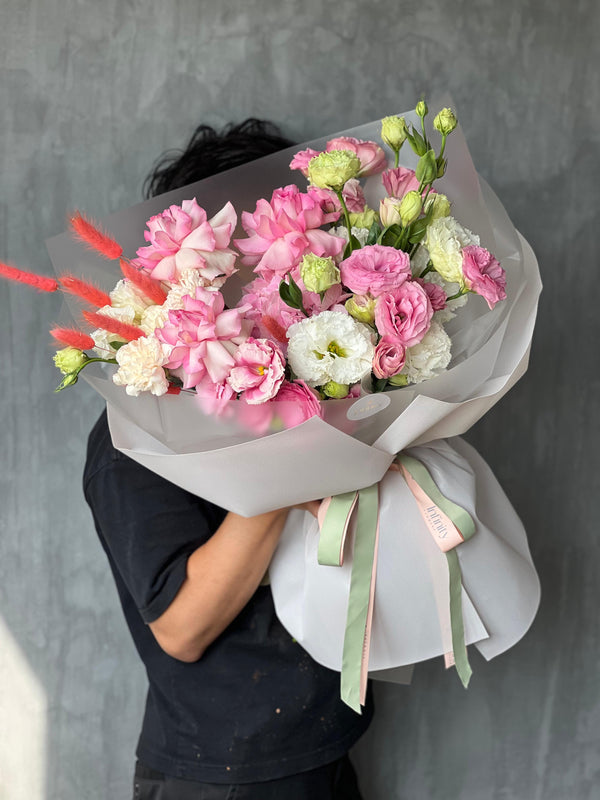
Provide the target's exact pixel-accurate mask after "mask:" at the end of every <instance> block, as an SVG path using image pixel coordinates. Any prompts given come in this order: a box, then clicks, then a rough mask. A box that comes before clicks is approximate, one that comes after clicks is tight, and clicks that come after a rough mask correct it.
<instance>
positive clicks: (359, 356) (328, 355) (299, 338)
mask: <svg viewBox="0 0 600 800" xmlns="http://www.w3.org/2000/svg"><path fill="white" fill-rule="evenodd" d="M287 335H288V338H289V344H288V354H287V355H288V362H289V364H290V367H291V368H292V370H293V371H294V373H295V375H296V376H297V377H298V378H300V380H303V381H306V383H307V384H308V385H309V386H323V385H324V384H326V383H329V381H335V383H343V384H353V383H357V382H358V381H360V380H361V379H362V378H363V377H364V376H365V375H367V374H368V373H369V372H370V371H371V364H372V361H373V355H374V353H375V345H374V344H373V338H374V333H373V330H372V329H371V328H369V327H368V326H367V325H363V324H362V323H361V322H357V321H356V320H355V319H353V318H352V317H351V316H350V315H349V314H346V313H344V312H343V311H322V312H321V313H320V314H317V315H316V316H314V317H307V318H306V319H303V320H301V322H296V323H294V324H293V325H290V327H289V328H288V331H287Z"/></svg>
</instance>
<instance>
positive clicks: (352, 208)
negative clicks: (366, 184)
mask: <svg viewBox="0 0 600 800" xmlns="http://www.w3.org/2000/svg"><path fill="white" fill-rule="evenodd" d="M307 191H308V193H309V194H310V195H311V197H315V198H317V199H318V201H319V203H320V204H321V208H322V209H323V211H324V212H325V213H328V212H329V213H330V212H332V211H335V212H337V213H338V214H341V211H342V207H341V205H340V201H339V200H338V197H337V195H336V193H335V192H332V191H331V189H321V187H320V186H309V187H308V189H307ZM342 196H343V198H344V202H345V203H346V208H347V209H348V211H349V212H350V213H351V214H361V213H362V212H363V211H364V210H365V205H366V202H367V201H366V200H365V195H364V192H363V190H362V186H361V185H360V181H359V180H357V179H356V178H351V179H350V180H349V181H346V183H345V184H344V188H343V189H342Z"/></svg>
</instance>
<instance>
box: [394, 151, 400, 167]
mask: <svg viewBox="0 0 600 800" xmlns="http://www.w3.org/2000/svg"><path fill="white" fill-rule="evenodd" d="M399 161H400V150H394V169H398V163H399Z"/></svg>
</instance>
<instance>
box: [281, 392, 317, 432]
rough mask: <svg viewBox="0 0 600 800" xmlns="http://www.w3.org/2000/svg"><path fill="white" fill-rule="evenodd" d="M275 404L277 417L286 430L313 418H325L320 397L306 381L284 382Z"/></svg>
mask: <svg viewBox="0 0 600 800" xmlns="http://www.w3.org/2000/svg"><path fill="white" fill-rule="evenodd" d="M279 401H281V402H279ZM273 402H276V403H277V406H276V408H277V415H278V416H279V417H280V418H281V419H282V421H283V424H284V425H285V427H286V428H293V427H294V426H295V425H300V423H302V422H306V420H307V419H310V418H311V417H320V418H321V419H322V418H323V409H322V407H321V403H320V400H319V396H318V395H317V393H316V392H314V391H313V390H312V389H311V388H310V387H309V386H307V384H306V383H304V381H294V382H293V383H291V382H290V381H284V382H283V383H282V384H281V388H280V389H279V392H278V393H277V396H276V397H275V398H274V400H273Z"/></svg>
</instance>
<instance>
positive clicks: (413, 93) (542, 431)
mask: <svg viewBox="0 0 600 800" xmlns="http://www.w3.org/2000/svg"><path fill="white" fill-rule="evenodd" d="M599 34H600V7H599V6H598V4H596V3H594V2H592V0H574V1H573V2H568V3H567V2H566V0H544V2H541V0H504V2H503V3H498V2H494V0H480V1H479V2H475V1H472V2H469V0H463V1H462V2H439V1H438V2H436V1H435V0H422V2H421V3H418V4H415V3H408V2H404V0H371V2H370V3H368V4H365V3H359V2H351V1H350V0H340V2H337V3H335V4H333V3H328V4H324V3H322V2H317V0H288V2H286V3H278V4H275V3H272V2H269V0H243V1H242V0H220V2H218V3H216V2H215V3H208V2H193V1H192V0H173V2H172V3H170V4H164V3H159V2H156V0H151V2H145V3H142V2H140V1H139V0H126V1H125V0H119V1H117V0H107V2H104V3H93V2H91V0H60V2H59V0H30V2H22V0H4V3H3V4H2V6H0V64H1V68H2V79H1V81H0V109H1V113H2V129H1V130H2V132H1V134H0V137H1V138H0V159H1V161H0V174H1V176H2V183H1V190H0V207H1V215H0V256H1V257H2V258H3V259H4V260H9V261H11V262H13V263H16V264H19V265H23V266H26V265H28V266H29V267H31V268H32V269H35V270H38V271H41V272H49V271H50V264H49V260H48V258H47V256H46V253H45V249H44V244H43V242H44V239H45V238H46V237H47V236H50V235H53V234H55V233H58V232H60V231H62V230H63V229H64V224H65V217H66V213H67V211H68V210H70V209H72V208H74V207H80V208H83V209H85V210H86V211H87V212H89V213H91V214H92V215H99V216H101V215H103V214H105V213H108V212H110V211H114V210H117V209H119V208H121V207H125V206H128V205H131V204H133V203H134V202H136V201H137V200H138V199H139V198H140V194H141V184H142V180H143V177H144V176H145V174H146V173H147V171H148V170H149V168H150V166H151V164H152V162H153V161H154V159H155V158H156V156H157V155H158V154H159V153H160V152H161V151H162V150H164V149H165V148H167V147H174V146H179V145H181V144H183V143H184V141H185V140H186V138H187V137H188V136H189V134H190V133H191V131H192V130H193V128H194V127H195V125H196V124H197V123H198V122H199V121H203V122H208V123H214V124H217V125H219V124H221V123H225V122H227V121H229V120H231V119H234V120H240V119H242V118H244V117H246V116H248V115H251V114H253V115H257V116H263V117H267V118H271V119H273V120H275V121H277V122H279V123H281V125H282V126H283V129H284V131H285V132H286V133H287V134H288V135H289V136H291V137H293V138H295V139H297V140H298V141H301V140H303V139H306V138H310V137H312V136H316V135H319V134H321V133H323V132H325V131H336V130H340V129H342V128H346V127H349V126H350V125H353V124H358V123H360V122H364V121H367V120H370V119H373V118H375V117H377V116H379V115H383V114H387V113H391V112H392V111H396V110H398V111H400V110H404V109H406V108H409V107H411V106H412V105H413V103H414V101H415V99H417V98H418V96H419V94H420V93H421V92H422V91H426V92H427V93H428V95H429V96H431V94H432V93H434V92H435V91H438V90H439V91H442V90H449V91H450V92H451V93H452V94H453V96H454V99H455V103H456V106H457V108H458V111H459V115H460V118H461V121H462V124H463V127H464V130H465V133H466V136H467V139H468V141H469V143H470V146H471V151H472V154H473V158H474V160H475V164H476V165H477V166H478V168H479V170H480V172H481V173H482V174H483V175H484V176H485V177H486V178H487V179H488V181H489V182H490V183H491V185H492V186H493V187H494V188H495V189H496V191H497V192H498V194H499V195H500V197H501V199H502V200H503V202H504V203H505V205H506V207H507V209H508V211H509V213H510V215H511V216H512V218H513V220H514V222H515V224H516V225H517V227H518V228H519V229H520V230H521V231H522V232H523V233H524V235H525V236H526V237H527V238H528V239H529V240H530V242H531V243H532V245H533V246H534V249H535V250H536V252H537V254H538V257H539V260H540V264H541V267H542V274H543V279H544V281H545V287H546V288H545V294H544V296H543V302H542V307H541V310H540V318H539V325H538V329H537V335H536V340H535V343H534V349H533V353H532V360H531V367H530V371H529V373H528V375H527V376H526V378H525V379H524V380H523V381H522V382H521V383H520V384H519V385H518V386H517V387H516V389H515V390H513V391H512V393H511V394H510V395H509V396H508V397H507V398H506V399H505V400H503V401H502V403H501V404H500V406H499V407H497V408H496V409H495V410H494V411H493V412H492V413H490V414H489V415H488V416H487V417H486V418H485V419H484V420H483V421H482V422H481V423H480V424H479V425H478V426H477V428H476V429H475V430H474V431H472V433H471V434H470V439H471V440H472V441H473V442H474V443H475V444H476V445H477V446H478V447H479V449H480V451H481V452H482V454H483V455H484V456H485V457H486V458H487V459H488V461H489V462H490V464H491V465H492V467H493V468H494V469H495V471H496V474H497V475H498V477H499V479H500V480H501V482H502V483H503V485H504V487H505V489H506V491H507V493H508V494H509V496H510V497H511V499H512V500H513V502H514V505H515V506H516V508H517V510H518V511H519V513H520V514H521V516H522V517H523V519H524V521H525V523H526V526H527V528H528V530H529V534H530V540H531V546H532V550H533V553H534V556H535V558H536V561H537V564H538V567H539V571H540V574H541V578H542V584H543V592H544V595H543V603H542V607H541V610H540V613H539V615H538V617H537V620H536V622H535V623H534V625H533V628H532V629H531V631H530V633H529V634H528V635H527V637H526V638H525V639H524V640H523V642H521V643H520V644H519V645H518V646H517V647H516V648H515V649H514V650H512V651H511V652H509V653H508V654H506V655H504V656H502V657H500V658H498V659H497V661H494V662H492V663H490V664H485V663H484V662H483V661H481V659H479V658H477V657H476V654H473V659H474V662H475V664H474V666H475V671H476V674H475V678H474V680H473V682H472V688H471V689H470V690H469V692H468V693H465V692H464V691H463V690H462V688H461V687H460V685H459V684H458V681H457V680H456V678H455V676H454V675H451V674H445V673H444V671H443V668H442V664H441V663H439V662H436V663H428V664H425V665H422V666H421V667H420V668H419V669H418V670H417V673H416V677H415V680H414V683H413V686H412V688H410V689H406V688H403V687H395V686H388V685H382V686H380V687H379V690H378V701H379V710H378V716H377V719H376V722H375V724H374V725H373V727H372V729H371V731H370V732H369V734H368V735H367V737H366V738H365V740H364V741H363V742H362V743H361V745H360V746H359V747H358V749H357V751H356V754H355V755H356V763H357V764H358V767H359V770H360V774H361V780H362V784H363V788H364V793H365V798H366V800H380V799H381V800H383V798H385V799H386V800H389V798H398V799H400V798H402V799H405V800H414V799H415V798H431V800H441V799H442V798H444V800H446V798H452V800H541V799H542V798H543V799H544V800H564V798H566V797H569V798H573V800H588V799H589V800H591V799H592V798H593V797H597V796H598V791H600V790H599V789H598V783H599V781H600V758H599V756H598V746H599V745H600V732H599V731H600V698H599V693H598V667H599V656H598V652H599V650H598V645H599V644H600V630H599V622H598V619H599V617H598V613H597V586H598V577H597V576H598V570H599V568H600V564H599V545H598V538H597V521H598V511H599V509H598V496H599V494H600V480H599V477H598V474H599V473H598V470H597V468H596V467H597V455H596V453H597V447H598V445H599V444H600V442H599V433H600V432H599V425H598V410H597V397H598V396H599V392H600V380H599V378H598V369H597V368H598V351H597V342H598V336H599V333H600V331H599V324H598V313H597V306H596V305H595V304H594V302H593V301H595V302H598V288H597V277H596V276H597V269H598V245H597V239H596V236H597V227H598V226H597V219H598V194H597V187H598V185H599V184H600V168H599V163H598V145H599V144H600V142H599V136H600V134H599V130H600V124H599V123H600V119H599V114H598V108H599V107H600V97H599V83H598V80H597V73H598V67H599V66H600V65H599V64H598V62H597V60H596V61H594V57H593V54H594V52H596V54H597V51H595V50H594V47H595V45H596V44H597V39H598V35H599ZM0 307H1V309H2V313H1V314H0V331H1V333H0V336H1V340H0V346H1V364H2V372H3V375H4V378H3V380H2V381H1V382H0V402H1V409H2V425H1V426H0V436H1V448H2V449H1V453H2V458H1V459H0V521H1V525H2V536H1V539H0V615H1V619H2V621H1V624H0V798H2V800H9V799H10V800H25V798H26V800H41V799H42V798H44V799H45V800H92V799H93V800H116V799H117V798H124V799H125V798H127V797H129V795H130V789H129V784H130V773H131V769H132V762H133V750H134V746H135V739H136V735H137V728H138V725H139V720H140V713H141V708H142V700H143V694H144V676H143V673H142V670H141V668H140V667H139V666H138V664H137V660H136V656H135V653H134V650H133V646H132V645H131V643H130V641H129V638H128V634H127V632H126V630H125V626H124V624H123V622H122V620H121V616H120V611H119V609H118V606H117V597H116V593H115V592H114V589H113V586H112V582H111V578H110V576H109V574H108V568H107V564H106V562H105V560H104V556H103V554H102V553H101V552H100V548H99V547H98V544H97V541H96V539H95V534H94V533H93V530H92V524H91V519H90V516H89V515H88V512H87V509H86V507H85V505H84V501H83V497H82V495H81V491H80V475H81V470H82V465H83V458H84V447H85V440H86V435H87V432H88V429H89V428H90V426H91V424H92V421H93V420H94V419H95V416H96V413H97V412H98V411H99V410H100V407H101V402H100V400H99V398H98V397H96V396H94V394H93V393H92V391H91V390H90V389H88V387H86V386H85V385H84V386H81V388H78V390H75V391H72V392H68V393H66V394H65V395H61V397H60V398H59V399H57V397H55V396H54V395H53V393H52V388H53V386H54V385H55V383H56V381H57V378H56V373H55V370H54V367H53V365H52V363H51V360H50V358H49V354H50V352H51V348H50V347H49V345H48V336H47V330H48V325H49V323H50V322H51V321H52V320H53V319H55V318H56V316H57V314H58V313H59V301H58V300H56V299H55V298H48V297H45V298H44V299H39V300H34V299H33V298H32V296H31V295H30V294H29V293H28V292H27V291H26V290H24V289H20V288H19V287H16V286H9V285H7V284H5V283H2V284H0Z"/></svg>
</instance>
